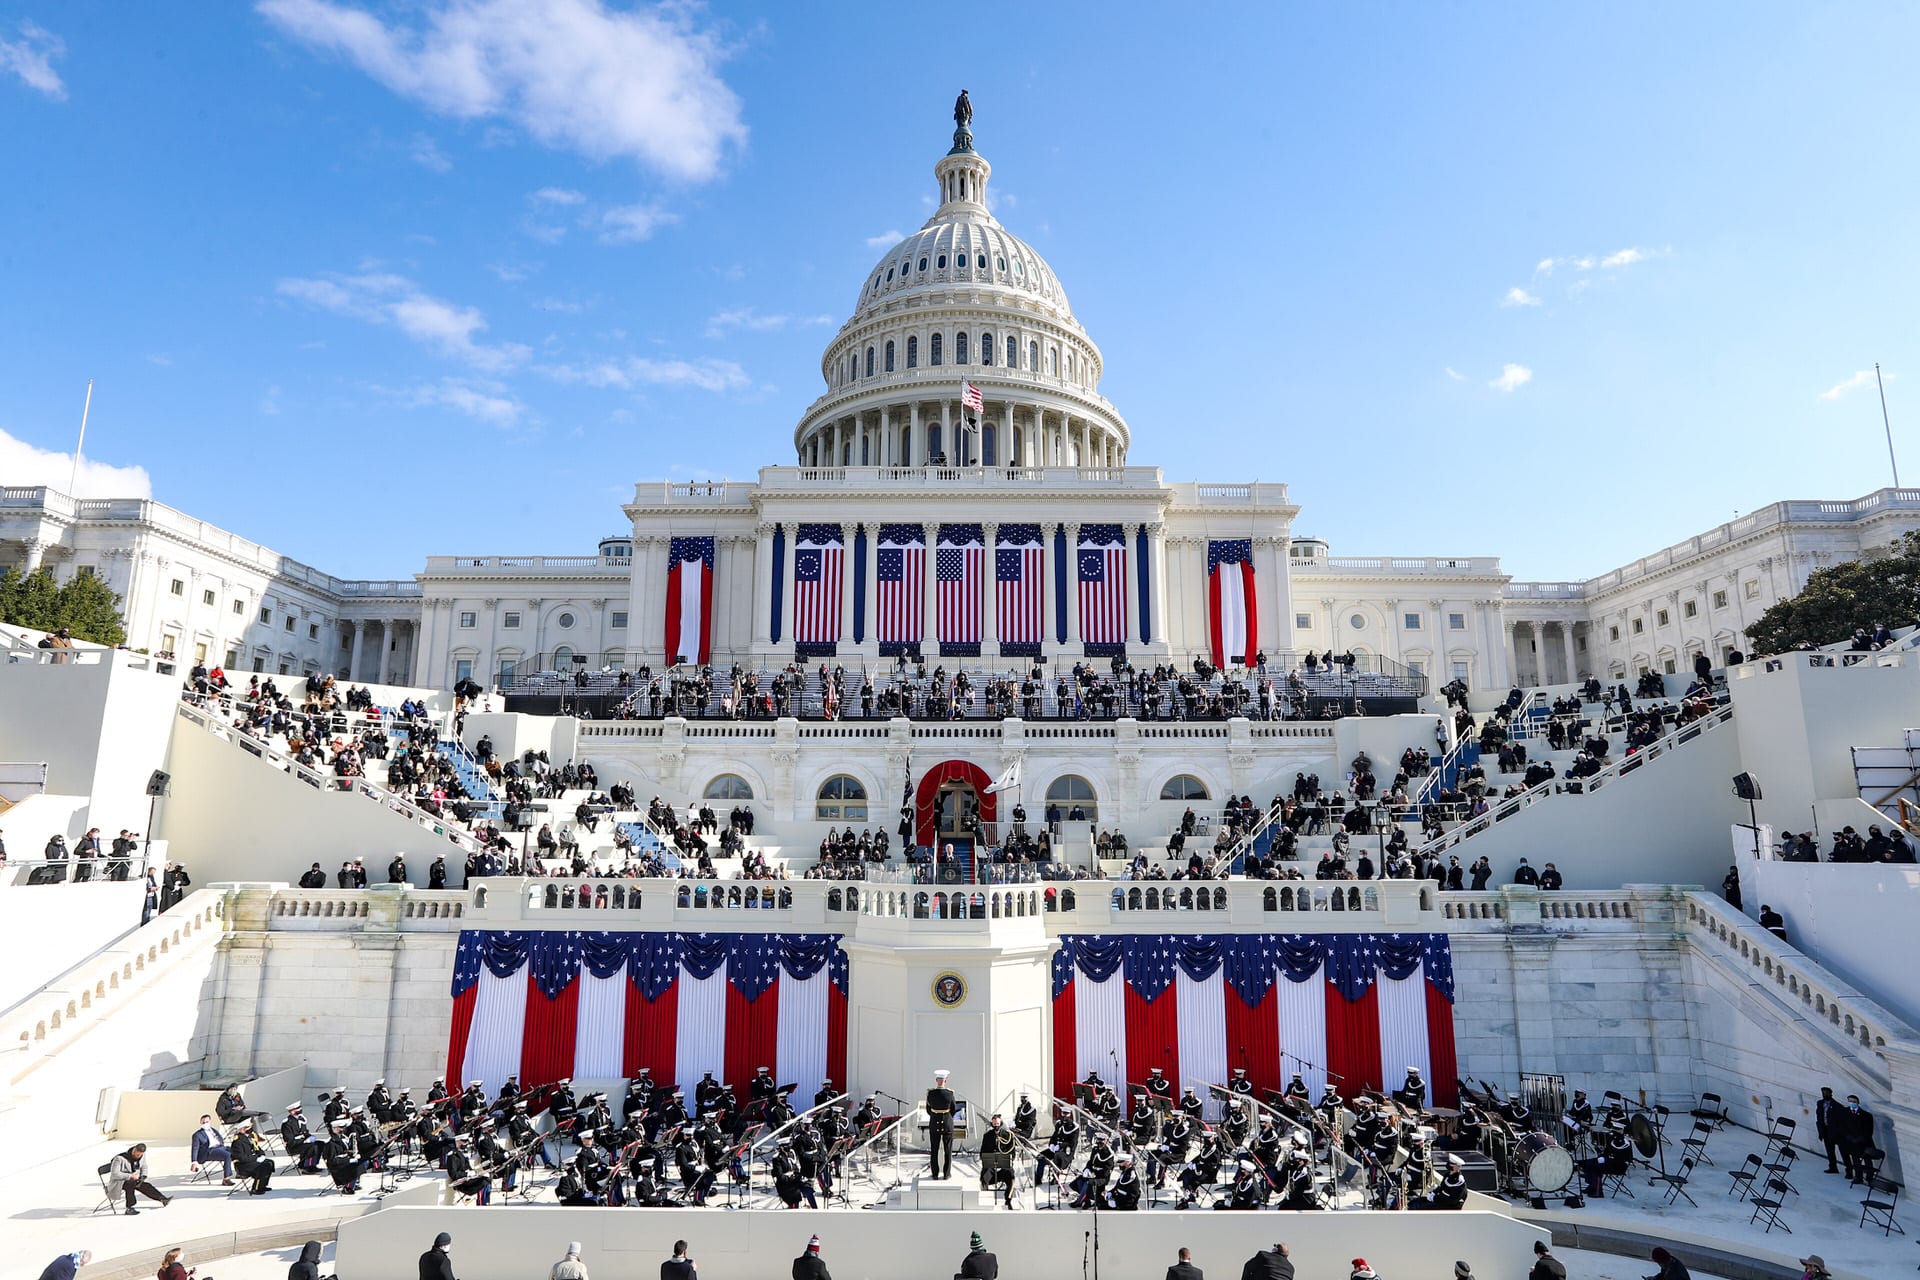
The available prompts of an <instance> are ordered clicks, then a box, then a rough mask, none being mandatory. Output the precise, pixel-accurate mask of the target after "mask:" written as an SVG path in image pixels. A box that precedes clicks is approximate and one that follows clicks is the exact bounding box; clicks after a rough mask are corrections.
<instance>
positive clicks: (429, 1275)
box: [420, 1231, 454, 1280]
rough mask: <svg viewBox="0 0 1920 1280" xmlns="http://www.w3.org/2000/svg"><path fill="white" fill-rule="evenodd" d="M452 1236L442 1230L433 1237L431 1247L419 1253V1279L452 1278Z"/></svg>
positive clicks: (450, 1279) (445, 1279)
mask: <svg viewBox="0 0 1920 1280" xmlns="http://www.w3.org/2000/svg"><path fill="white" fill-rule="evenodd" d="M452 1249H453V1237H452V1236H450V1235H448V1234H447V1233H446V1232H444V1231H442V1232H441V1233H440V1234H439V1235H437V1236H435V1237H434V1238H433V1248H431V1249H429V1250H427V1251H426V1252H425V1253H423V1254H421V1255H420V1280H454V1275H453V1259H452V1258H450V1257H448V1256H447V1254H448V1253H449V1252H450V1251H451V1250H452Z"/></svg>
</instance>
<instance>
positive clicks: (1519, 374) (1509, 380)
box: [1487, 364, 1533, 391]
mask: <svg viewBox="0 0 1920 1280" xmlns="http://www.w3.org/2000/svg"><path fill="white" fill-rule="evenodd" d="M1532 381H1533V370H1531V369H1529V368H1527V366H1525V365H1523V364H1505V365H1501V366H1500V376H1499V377H1497V378H1495V379H1494V380H1493V381H1492V382H1489V383H1488V384H1487V385H1488V386H1490V387H1492V388H1493V389H1494V390H1495V391H1513V390H1515V389H1517V388H1520V387H1524V386H1526V385H1527V384H1528V383H1529V382H1532Z"/></svg>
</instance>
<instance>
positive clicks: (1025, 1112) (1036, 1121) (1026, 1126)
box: [1013, 1093, 1040, 1139]
mask: <svg viewBox="0 0 1920 1280" xmlns="http://www.w3.org/2000/svg"><path fill="white" fill-rule="evenodd" d="M1039 1127H1040V1112H1039V1110H1038V1109H1037V1108H1036V1107H1035V1106H1034V1105H1033V1102H1032V1100H1031V1099H1029V1098H1028V1097H1027V1095H1026V1094H1024V1093H1023V1094H1021V1095H1020V1104H1019V1105H1018V1106H1016V1107H1015V1108H1014V1109H1013V1131H1014V1132H1015V1133H1017V1134H1019V1135H1020V1136H1021V1137H1023V1138H1027V1139H1031V1138H1032V1137H1033V1135H1034V1131H1035V1130H1036V1129H1038V1128H1039Z"/></svg>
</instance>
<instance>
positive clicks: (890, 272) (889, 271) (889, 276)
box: [887, 267, 893, 284]
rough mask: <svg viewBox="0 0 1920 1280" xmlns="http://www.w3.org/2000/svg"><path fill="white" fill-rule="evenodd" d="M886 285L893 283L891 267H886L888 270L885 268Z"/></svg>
mask: <svg viewBox="0 0 1920 1280" xmlns="http://www.w3.org/2000/svg"><path fill="white" fill-rule="evenodd" d="M887 283H888V284H892V283H893V268H892V267H888V268H887Z"/></svg>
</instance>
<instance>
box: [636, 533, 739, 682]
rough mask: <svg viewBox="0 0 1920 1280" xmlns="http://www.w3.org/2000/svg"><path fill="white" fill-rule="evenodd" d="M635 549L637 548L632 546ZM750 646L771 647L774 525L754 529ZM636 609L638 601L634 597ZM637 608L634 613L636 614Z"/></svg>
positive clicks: (637, 549)
mask: <svg viewBox="0 0 1920 1280" xmlns="http://www.w3.org/2000/svg"><path fill="white" fill-rule="evenodd" d="M634 550H635V551H636V552H638V551H639V550H640V548H638V547H635V548H634ZM753 584H754V587H753V647H754V649H755V651H757V652H760V653H764V652H766V651H767V650H768V649H771V648H772V647H773V638H772V628H773V526H772V525H770V524H762V525H756V526H755V527H754V530H753ZM634 604H635V607H636V610H637V609H638V607H639V606H640V602H639V601H638V600H637V599H636V600H635V601H634ZM639 616H640V614H639V613H638V612H636V613H635V614H634V617H636V618H637V617H639Z"/></svg>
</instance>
